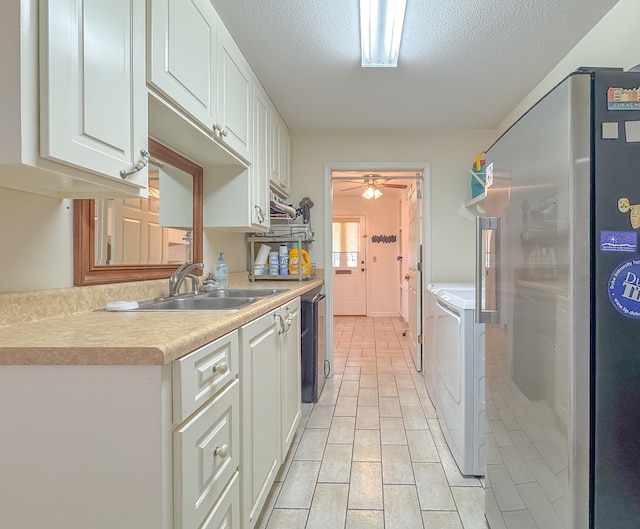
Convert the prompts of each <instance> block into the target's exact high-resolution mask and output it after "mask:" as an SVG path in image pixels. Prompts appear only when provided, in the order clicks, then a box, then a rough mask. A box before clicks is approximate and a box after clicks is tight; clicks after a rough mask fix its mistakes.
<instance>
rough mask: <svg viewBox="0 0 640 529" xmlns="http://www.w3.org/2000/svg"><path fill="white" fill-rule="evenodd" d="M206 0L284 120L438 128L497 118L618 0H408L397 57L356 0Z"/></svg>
mask: <svg viewBox="0 0 640 529" xmlns="http://www.w3.org/2000/svg"><path fill="white" fill-rule="evenodd" d="M211 1H212V3H213V5H214V6H215V7H216V9H217V11H218V13H219V14H220V16H221V18H222V19H223V21H224V23H225V25H226V26H227V28H228V29H229V31H230V32H231V34H232V36H233V37H234V39H235V41H236V43H237V44H238V46H239V47H240V49H241V50H242V52H243V53H244V55H245V57H246V58H247V60H248V61H249V64H250V65H251V67H252V68H253V70H254V72H255V73H256V75H257V76H258V78H259V79H260V80H261V82H262V84H263V86H264V88H265V89H266V90H267V92H268V93H269V95H270V97H271V99H272V100H273V102H274V104H275V105H276V107H277V108H278V110H279V112H280V114H281V115H282V117H283V118H284V120H285V121H286V123H287V125H288V126H289V128H291V129H293V130H295V129H409V130H418V129H421V130H436V129H442V128H456V129H457V128H495V127H496V126H497V125H498V124H499V123H500V122H501V121H502V120H503V119H504V118H505V117H506V116H507V115H508V114H509V112H510V111H511V110H513V109H514V107H515V106H516V105H517V104H518V103H519V102H520V101H521V100H522V99H524V97H525V96H526V95H527V94H528V93H529V92H530V91H531V90H532V89H533V88H534V87H535V86H536V85H537V84H538V83H539V82H540V81H541V80H542V79H543V78H544V77H545V75H546V74H547V73H549V71H550V70H551V69H552V68H553V67H554V66H555V65H556V64H557V63H558V62H559V61H560V60H561V59H562V58H563V57H564V56H565V55H566V54H567V52H569V50H571V49H572V48H573V46H575V45H576V44H577V43H578V41H579V40H580V39H581V38H582V37H583V36H584V35H585V34H586V33H588V32H589V30H590V29H591V28H592V27H593V26H594V25H595V24H596V23H597V22H598V21H599V20H600V19H601V18H602V17H603V16H604V15H605V14H606V13H607V12H608V11H609V10H610V9H611V8H612V7H613V6H614V5H615V4H616V3H617V1H618V0H484V1H483V0H408V1H407V10H406V15H405V30H404V35H403V39H402V44H401V48H400V58H399V61H398V68H361V66H360V38H359V20H358V0H211ZM585 66H597V65H585ZM567 73H569V72H567Z"/></svg>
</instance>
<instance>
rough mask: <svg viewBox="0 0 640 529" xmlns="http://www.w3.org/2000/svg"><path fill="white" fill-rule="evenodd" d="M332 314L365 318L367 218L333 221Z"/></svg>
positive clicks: (361, 216)
mask: <svg viewBox="0 0 640 529" xmlns="http://www.w3.org/2000/svg"><path fill="white" fill-rule="evenodd" d="M332 235H333V239H332V240H333V249H332V262H333V313H334V315H336V316H366V314H367V295H366V277H367V276H366V271H367V269H366V263H367V259H366V248H367V244H366V243H367V233H366V218H365V216H364V215H354V216H350V217H334V218H333V234H332Z"/></svg>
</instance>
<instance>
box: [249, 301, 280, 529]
mask: <svg viewBox="0 0 640 529" xmlns="http://www.w3.org/2000/svg"><path fill="white" fill-rule="evenodd" d="M275 313H276V311H272V312H269V313H267V314H265V315H264V316H261V317H260V318H258V319H256V320H254V321H252V322H251V323H248V324H247V325H244V326H243V327H241V328H240V343H241V352H240V358H241V365H240V385H241V395H242V398H241V402H242V404H241V406H242V434H241V443H242V451H241V454H242V460H241V461H242V463H241V475H242V480H241V482H242V492H241V494H242V497H243V510H242V517H243V522H242V527H244V528H246V529H251V528H252V527H254V526H255V524H256V521H257V519H258V517H259V515H260V511H261V510H262V508H263V506H264V504H265V501H266V499H267V496H268V495H269V491H270V489H271V485H272V484H273V482H274V480H275V477H276V473H277V471H278V468H279V466H280V463H281V459H280V453H281V450H280V363H281V359H280V336H279V335H278V327H277V326H276V318H275Z"/></svg>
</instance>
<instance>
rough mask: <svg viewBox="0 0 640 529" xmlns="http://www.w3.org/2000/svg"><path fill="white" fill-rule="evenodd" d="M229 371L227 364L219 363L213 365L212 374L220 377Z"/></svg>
mask: <svg viewBox="0 0 640 529" xmlns="http://www.w3.org/2000/svg"><path fill="white" fill-rule="evenodd" d="M227 371H229V364H227V362H220V363H219V364H213V374H214V375H216V374H217V375H222V374H224V373H226V372H227Z"/></svg>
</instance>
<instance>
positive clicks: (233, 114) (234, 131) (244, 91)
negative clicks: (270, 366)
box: [218, 27, 253, 162]
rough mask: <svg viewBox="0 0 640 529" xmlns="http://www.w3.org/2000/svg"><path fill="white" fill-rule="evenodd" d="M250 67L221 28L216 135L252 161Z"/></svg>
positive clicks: (225, 31)
mask: <svg viewBox="0 0 640 529" xmlns="http://www.w3.org/2000/svg"><path fill="white" fill-rule="evenodd" d="M252 85H253V83H252V80H251V70H250V68H249V65H248V64H247V63H246V62H245V60H244V57H243V56H242V53H241V52H240V49H239V48H238V47H237V46H236V43H235V42H234V41H233V39H232V38H231V35H229V33H228V32H227V30H226V29H225V28H224V27H221V28H220V30H219V33H218V127H219V128H218V134H219V135H220V139H221V140H222V141H223V142H224V143H226V144H227V145H228V146H229V147H231V148H232V149H233V150H235V151H236V152H237V153H238V154H239V155H240V156H242V157H243V158H245V159H246V160H247V161H249V162H250V161H251V124H252V122H251V103H252V93H251V92H252V90H251V89H252Z"/></svg>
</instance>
